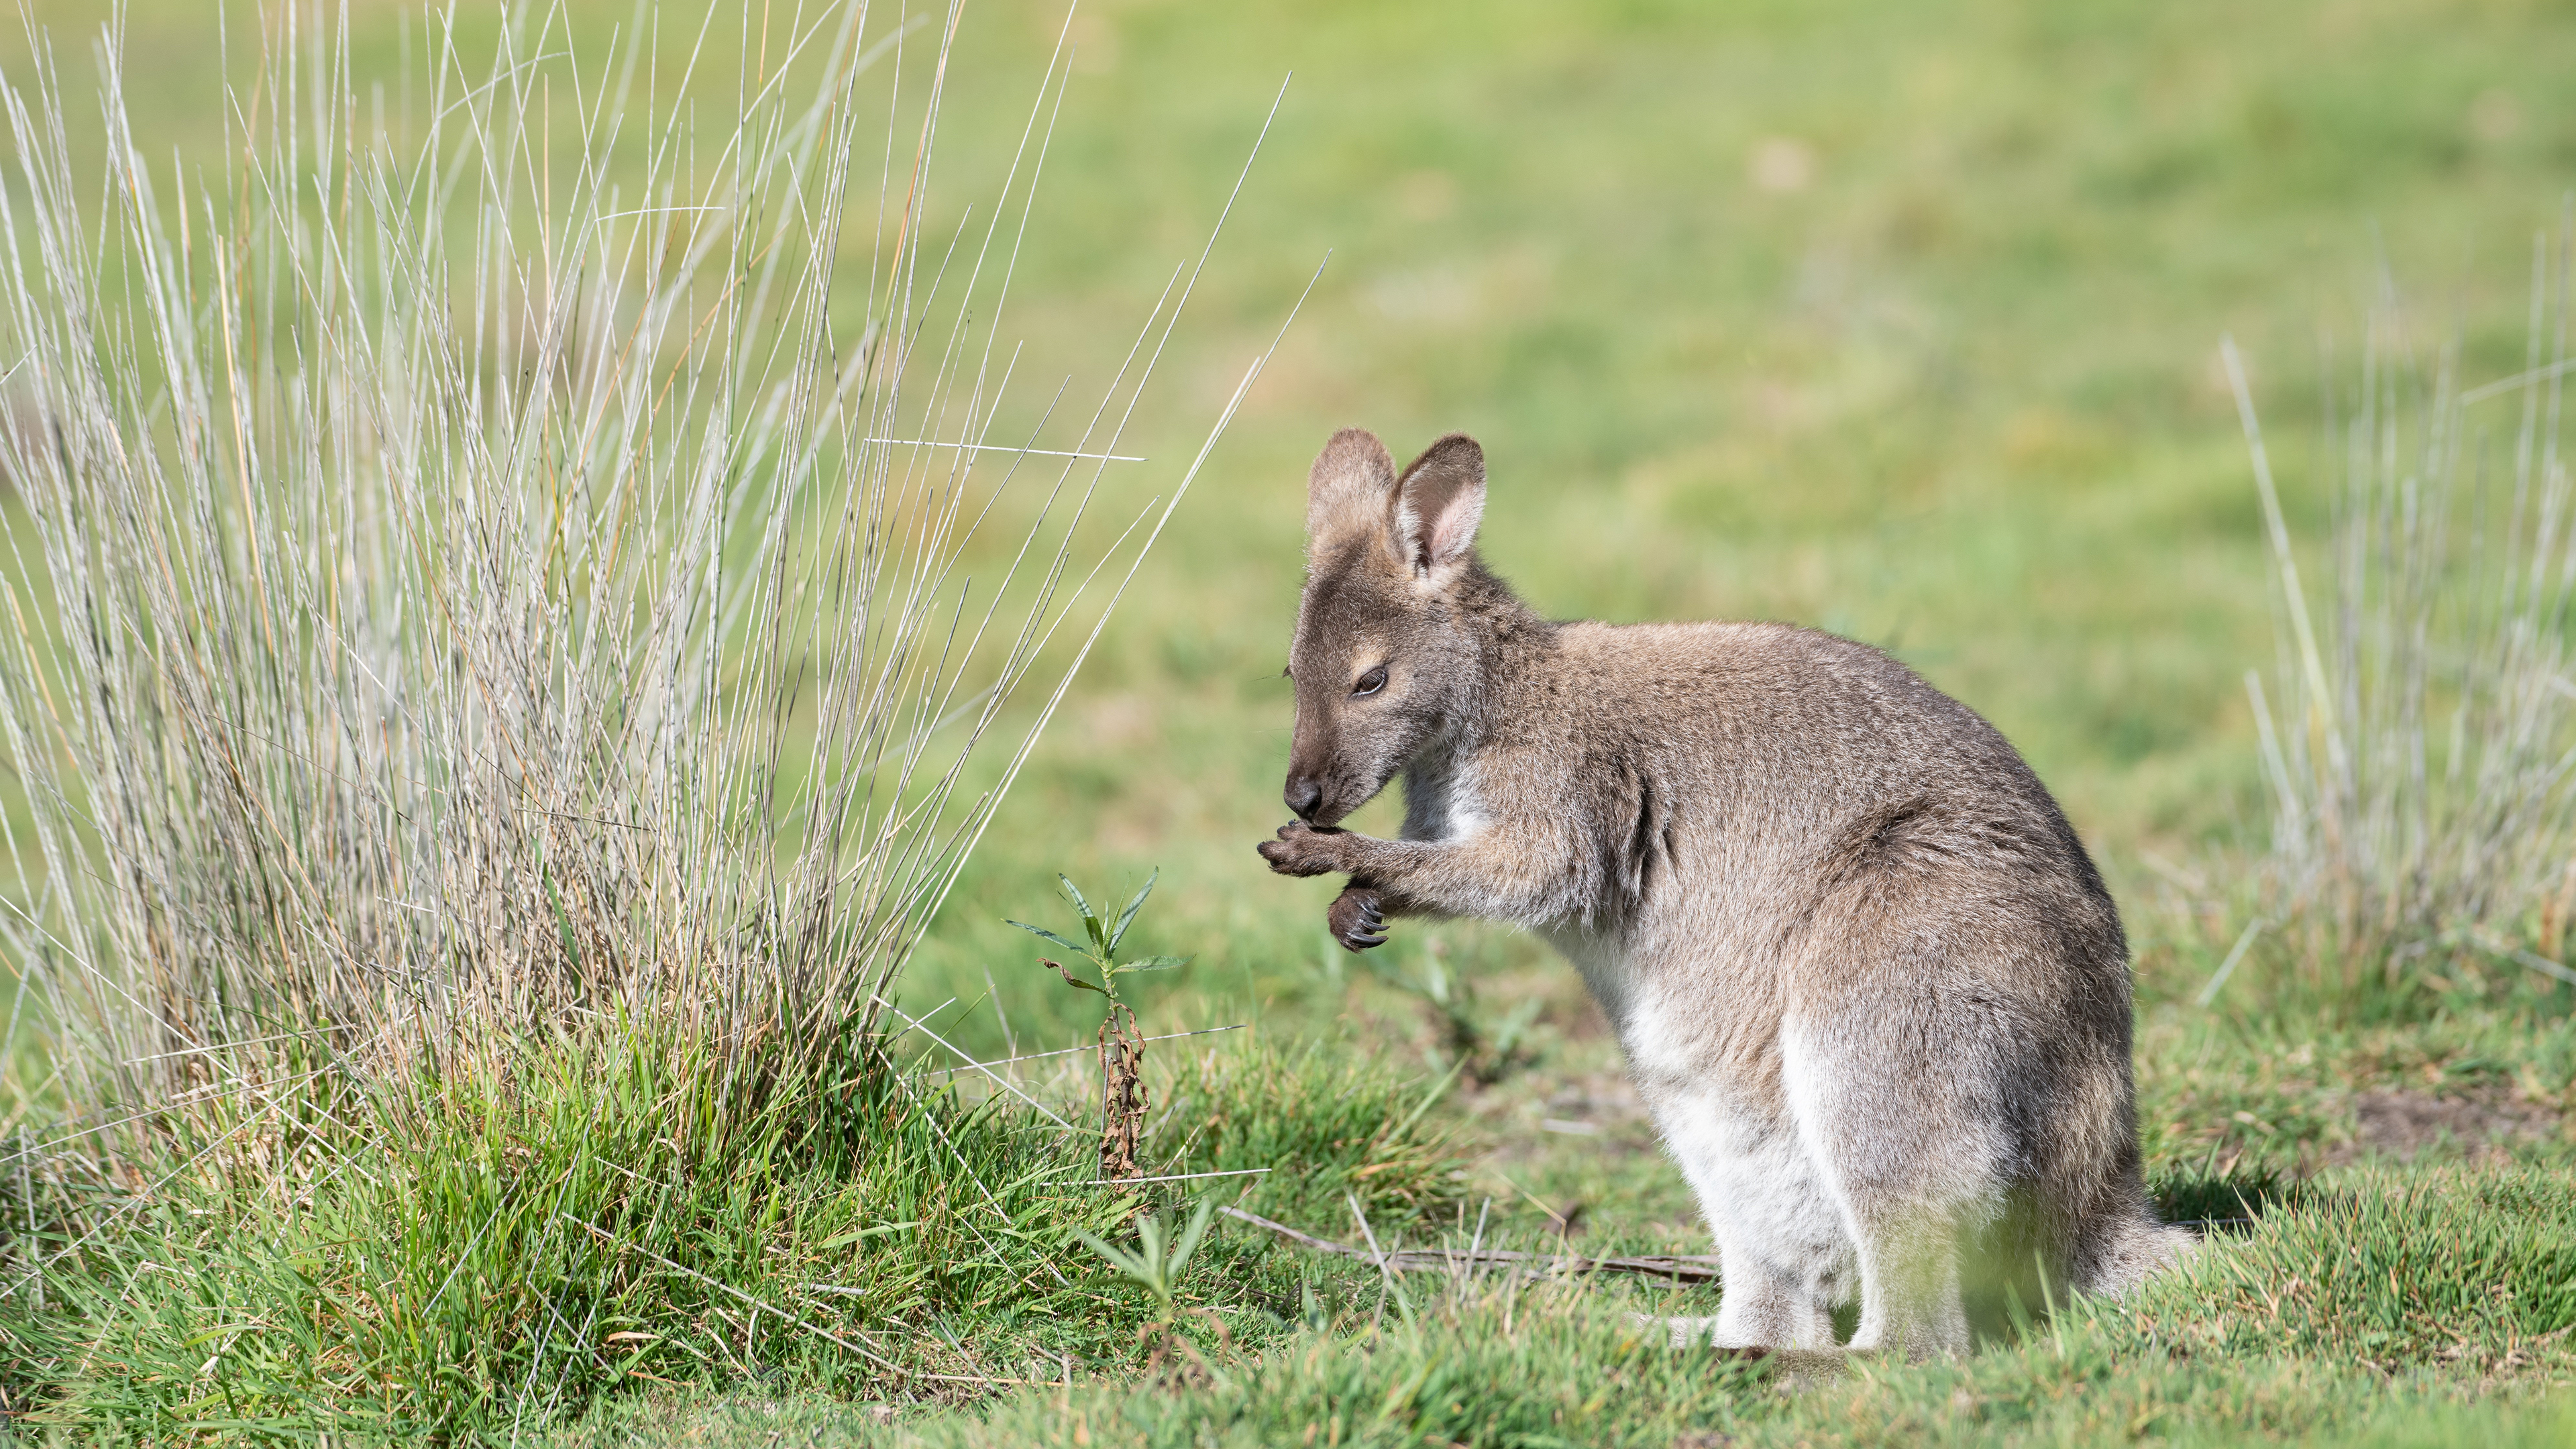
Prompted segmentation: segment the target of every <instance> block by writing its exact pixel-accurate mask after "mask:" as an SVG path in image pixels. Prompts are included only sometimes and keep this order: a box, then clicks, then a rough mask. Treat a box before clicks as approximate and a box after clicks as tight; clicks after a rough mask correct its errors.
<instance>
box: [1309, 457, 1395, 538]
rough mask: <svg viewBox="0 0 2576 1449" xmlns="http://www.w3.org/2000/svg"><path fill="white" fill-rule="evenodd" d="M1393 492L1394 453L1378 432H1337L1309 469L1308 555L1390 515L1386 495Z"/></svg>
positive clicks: (1375, 525) (1379, 522) (1376, 525)
mask: <svg viewBox="0 0 2576 1449" xmlns="http://www.w3.org/2000/svg"><path fill="white" fill-rule="evenodd" d="M1393 492H1395V458H1394V455H1392V454H1390V453H1388V452H1387V450H1386V444H1384V443H1381V442H1379V441H1378V440H1377V434H1375V433H1372V432H1370V431H1368V430H1367V429H1365V428H1344V429H1342V430H1341V431H1340V432H1338V433H1335V434H1333V440H1332V441H1331V442H1329V443H1326V444H1325V445H1324V451H1323V452H1322V453H1321V454H1319V455H1317V457H1316V459H1315V466H1314V467H1313V468H1312V469H1310V470H1309V471H1308V472H1307V474H1306V547H1307V551H1308V552H1309V553H1310V554H1313V553H1315V552H1316V551H1317V549H1318V547H1319V545H1321V544H1323V543H1324V542H1325V541H1326V540H1328V539H1332V538H1336V537H1339V536H1342V535H1344V534H1348V533H1354V532H1357V531H1359V530H1361V529H1364V528H1376V527H1378V526H1380V524H1381V522H1382V521H1383V520H1384V519H1385V518H1386V505H1387V497H1388V495H1390V494H1392V493H1393Z"/></svg>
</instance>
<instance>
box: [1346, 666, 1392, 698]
mask: <svg viewBox="0 0 2576 1449" xmlns="http://www.w3.org/2000/svg"><path fill="white" fill-rule="evenodd" d="M1384 688H1386V666H1385V665H1383V664H1381V665H1379V666H1378V667H1377V668H1375V669H1372V670H1370V671H1369V672H1368V673H1366V674H1363V675H1361V676H1360V682H1359V683H1357V684H1354V685H1352V686H1351V693H1353V694H1355V695H1358V694H1375V693H1377V692H1378V691H1379V690H1381V689H1384Z"/></svg>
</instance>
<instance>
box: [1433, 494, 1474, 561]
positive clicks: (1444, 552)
mask: <svg viewBox="0 0 2576 1449" xmlns="http://www.w3.org/2000/svg"><path fill="white" fill-rule="evenodd" d="M1484 515H1485V491H1484V490H1483V489H1481V488H1461V489H1458V490H1457V491H1456V492H1454V493H1452V494H1450V495H1449V501H1448V503H1447V504H1446V506H1444V507H1442V508H1441V510H1440V516H1439V517H1437V518H1434V519H1433V520H1431V537H1430V538H1429V539H1428V540H1427V544H1428V546H1427V547H1426V548H1424V549H1423V553H1424V555H1425V559H1424V561H1425V562H1426V563H1432V564H1444V563H1449V562H1451V561H1453V560H1455V559H1456V558H1457V557H1458V556H1459V555H1461V554H1463V553H1465V552H1466V551H1467V545H1469V544H1471V543H1473V542H1475V541H1476V524H1477V523H1478V521H1479V520H1481V519H1482V518H1483V517H1484Z"/></svg>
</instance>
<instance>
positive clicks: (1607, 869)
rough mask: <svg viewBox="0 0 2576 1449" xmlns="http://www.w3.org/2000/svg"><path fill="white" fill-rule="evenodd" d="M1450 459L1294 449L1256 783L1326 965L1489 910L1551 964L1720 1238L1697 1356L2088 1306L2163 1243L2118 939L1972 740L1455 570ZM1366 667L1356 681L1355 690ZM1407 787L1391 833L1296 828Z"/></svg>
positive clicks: (1852, 688) (1869, 668)
mask: <svg viewBox="0 0 2576 1449" xmlns="http://www.w3.org/2000/svg"><path fill="white" fill-rule="evenodd" d="M1484 495H1485V483H1484V462H1483V455H1482V453H1481V451H1480V450H1479V449H1478V448H1477V446H1476V444H1475V443H1474V442H1473V441H1472V440H1470V439H1467V438H1465V437H1462V436H1455V435H1453V436H1451V437H1447V438H1443V439H1441V440H1440V441H1439V442H1437V443H1434V444H1433V445H1432V446H1431V448H1430V449H1429V450H1428V451H1426V452H1425V453H1424V454H1423V455H1422V457H1421V458H1420V459H1417V460H1416V461H1415V462H1414V463H1413V464H1412V465H1411V466H1410V467H1408V468H1407V469H1406V470H1404V472H1403V473H1402V474H1401V475H1400V476H1399V475H1398V473H1397V472H1396V470H1395V467H1394V463H1393V460H1392V459H1391V458H1390V457H1389V456H1388V454H1387V452H1386V449H1385V448H1384V447H1383V446H1382V445H1380V444H1379V443H1378V441H1377V439H1375V438H1374V437H1371V436H1370V435H1369V434H1367V433H1364V432H1360V431H1357V430H1345V431H1343V432H1341V433H1338V434H1336V435H1335V436H1334V438H1333V440H1332V442H1331V443H1330V445H1328V446H1327V447H1326V448H1325V450H1324V453H1323V455H1322V456H1321V457H1319V458H1318V459H1317V460H1316V462H1315V468H1314V472H1313V474H1312V475H1311V477H1310V479H1309V487H1308V508H1307V546H1308V567H1309V573H1308V579H1307V584H1306V591H1305V597H1304V601H1303V604H1302V606H1301V608H1300V610H1299V614H1298V622H1297V635H1296V639H1295V641H1294V644H1293V645H1292V648H1291V653H1290V669H1291V672H1292V673H1293V675H1294V676H1295V679H1296V685H1297V727H1296V737H1295V743H1294V746H1293V753H1292V756H1291V760H1290V764H1289V771H1288V786H1287V790H1286V796H1287V799H1288V802H1289V805H1290V808H1291V809H1292V810H1294V811H1295V812H1296V813H1297V814H1298V815H1300V816H1301V817H1303V818H1301V819H1300V820H1297V821H1294V822H1292V823H1290V824H1289V825H1288V826H1286V827H1284V828H1283V829H1281V830H1280V832H1279V837H1278V839H1276V840H1272V841H1269V842H1266V843H1264V844H1263V846H1262V847H1261V853H1262V855H1263V856H1264V857H1265V858H1266V859H1268V860H1269V861H1270V863H1271V866H1272V868H1273V869H1275V870H1277V871H1279V872H1281V873H1283V874H1288V875H1320V874H1325V873H1328V872H1338V873H1341V874H1345V875H1348V876H1349V877H1350V878H1351V883H1350V886H1349V888H1348V889H1347V890H1345V891H1344V892H1343V893H1342V895H1341V897H1340V898H1339V899H1338V900H1336V901H1335V902H1334V904H1333V908H1332V912H1331V923H1332V926H1333V928H1334V931H1335V934H1336V935H1337V936H1338V937H1339V938H1340V939H1341V940H1342V941H1343V943H1344V944H1345V945H1347V946H1349V947H1351V948H1352V949H1354V950H1359V949H1365V948H1367V947H1369V946H1373V945H1375V944H1377V943H1378V941H1380V940H1382V939H1383V932H1384V929H1385V927H1384V922H1385V921H1386V920H1388V919H1392V918H1397V917H1404V916H1432V917H1448V916H1474V917H1482V918H1486V919H1492V920H1503V921H1511V922H1514V923H1517V924H1519V925H1522V926H1525V927H1527V928H1529V929H1530V930H1533V931H1536V932H1538V933H1540V934H1541V935H1544V936H1545V937H1547V938H1548V939H1549V940H1550V941H1551V942H1552V943H1554V944H1555V945H1556V946H1557V948H1558V949H1560V950H1561V951H1563V952H1564V954H1565V955H1566V956H1567V957H1568V958H1570V959H1571V960H1572V961H1573V962H1574V963H1575V965H1576V966H1577V967H1579V968H1580V969H1581V970H1582V972H1583V974H1584V976H1585V978H1586V981H1587V982H1588V984H1589V985H1590V987H1591V989H1592V992H1593V995H1594V997H1595V998H1596V999H1597V1000H1598V1001H1599V1002H1600V1003H1601V1006H1602V1009H1603V1010H1604V1011H1605V1012H1606V1013H1607V1014H1608V1015H1609V1017H1610V1019H1611V1021H1612V1022H1613V1024H1614V1025H1615V1026H1616V1027H1617V1029H1618V1031H1619V1036H1620V1041H1621V1044H1622V1046H1624V1047H1625V1048H1626V1050H1627V1053H1628V1059H1629V1064H1630V1068H1631V1070H1632V1071H1633V1072H1634V1074H1635V1076H1636V1079H1637V1083H1638V1087H1639V1089H1640V1091H1641V1092H1642V1093H1643V1095H1644V1096H1645V1098H1646V1100H1647V1102H1648V1104H1649V1106H1650V1107H1651V1108H1652V1109H1653V1111H1654V1113H1655V1117H1656V1121H1657V1124H1658V1126H1659V1127H1660V1128H1661V1129H1662V1131H1663V1134H1664V1138H1665V1142H1666V1145H1667V1146H1668V1147H1669V1148H1670V1149H1671V1151H1672V1152H1673V1155H1674V1157H1675V1158H1676V1160H1677V1161H1678V1162H1679V1163H1680V1164H1681V1166H1682V1168H1683V1170H1684V1173H1685V1174H1686V1175H1687V1176H1688V1177H1689V1178H1690V1180H1691V1183H1692V1186H1693V1188H1694V1189H1695V1190H1696V1191H1697V1192H1698V1194H1699V1197H1700V1201H1701V1205H1702V1207H1703V1209H1704V1210H1705V1211H1706V1212H1707V1214H1708V1217H1709V1221H1710V1225H1711V1227H1712V1228H1713V1229H1714V1230H1715V1232H1716V1235H1717V1239H1718V1251H1719V1254H1720V1258H1721V1263H1722V1270H1723V1275H1724V1279H1725V1293H1724V1297H1723V1299H1722V1301H1721V1304H1720V1309H1719V1313H1718V1315H1717V1317H1716V1318H1715V1319H1714V1320H1709V1321H1706V1322H1700V1321H1696V1320H1694V1321H1690V1322H1688V1323H1686V1324H1684V1325H1680V1326H1679V1327H1677V1333H1678V1332H1689V1333H1697V1332H1706V1333H1709V1334H1711V1335H1712V1336H1714V1338H1715V1339H1716V1340H1717V1341H1718V1342H1719V1343H1721V1344H1729V1345H1737V1346H1758V1347H1766V1348H1780V1349H1821V1348H1830V1347H1831V1346H1832V1343H1833V1335H1832V1327H1831V1320H1830V1316H1829V1311H1830V1309H1831V1307H1832V1306H1833V1305H1834V1304H1836V1303H1840V1302H1847V1301H1849V1300H1850V1299H1851V1298H1853V1297H1854V1296H1857V1297H1858V1299H1859V1300H1860V1304H1861V1319H1860V1326H1859V1329H1858V1331H1857V1332H1856V1333H1855V1335H1854V1336H1853V1339H1852V1345H1851V1346H1852V1347H1853V1348H1856V1349H1865V1348H1885V1349H1890V1350H1896V1351H1901V1352H1904V1353H1906V1354H1909V1355H1913V1356H1920V1355H1924V1354H1929V1353H1937V1352H1955V1351H1957V1350H1959V1349H1962V1348H1964V1347H1965V1345H1966V1342H1967V1333H1968V1330H1967V1322H1966V1318H1965V1314H1964V1309H1963V1307H1962V1284H1963V1279H1974V1278H1976V1277H1978V1276H1979V1268H1978V1265H1979V1264H1980V1263H1985V1264H2001V1265H2003V1266H2004V1269H2005V1270H2006V1271H2008V1272H2009V1271H2010V1270H2011V1269H2014V1268H2018V1267H2023V1266H2026V1265H2031V1264H2033V1263H2034V1262H2036V1264H2037V1265H2038V1266H2040V1267H2042V1268H2044V1270H2045V1271H2046V1273H2047V1274H2048V1276H2049V1278H2050V1279H2051V1280H2052V1281H2053V1283H2054V1284H2055V1285H2057V1286H2058V1287H2060V1288H2065V1287H2072V1288H2074V1289H2077V1290H2080V1291H2088V1292H2095V1293H2116V1292H2118V1291H2120V1290H2121V1289H2123V1288H2125V1287H2127V1286H2128V1285H2130V1284H2132V1283H2135V1282H2136V1281H2137V1280H2138V1279H2139V1278H2141V1277H2143V1276H2144V1275H2145V1274H2147V1273H2149V1272H2151V1271H2153V1270H2154V1269H2155V1268H2157V1267H2158V1266H2160V1265H2162V1264H2164V1263H2166V1262H2169V1261H2171V1260H2172V1259H2173V1258H2174V1257H2175V1256H2176V1255H2177V1254H2178V1253H2179V1252H2180V1251H2182V1249H2183V1247H2184V1246H2185V1244H2187V1242H2188V1241H2189V1240H2188V1238H2187V1237H2186V1236H2185V1235H2184V1234H2182V1233H2180V1232H2178V1231H2177V1230H2174V1229H2170V1228H2166V1227H2163V1226H2161V1225H2159V1224H2158V1223H2157V1222H2156V1221H2155V1218H2154V1216H2153V1214H2152V1212H2151V1211H2150V1209H2149V1207H2148V1204H2147V1199H2146V1194H2145V1191H2144V1188H2143V1186H2142V1183H2141V1181H2140V1175H2139V1161H2138V1147H2137V1129H2136V1123H2135V1118H2134V1108H2133V1105H2132V1093H2131V1087H2130V1074H2129V1072H2130V1044H2129V970H2128V947H2127V943H2126V940H2125V939H2124V938H2123V936H2122V934H2121V930H2120V921H2119V915H2118V912H2117V911H2116V909H2115V908H2114V907H2113V905H2112V902H2111V897H2110V893H2109V892H2108V891H2107V890H2106V889H2105V888H2104V886H2103V884H2102V879H2101V877H2100V875H2099V874H2098V873H2096V871H2095V870H2094V868H2093V863H2092V861H2091V860H2090V859H2089V858H2088V857H2087V856H2086V855H2085V852H2084V847H2083V845H2082V844H2081V843H2080V842H2079V841H2078V840H2077V839H2076V837H2075V833H2074V831H2073V830H2072V829H2071V828H2069V826H2068V825H2067V822H2066V818H2065V816H2064V815H2063V814H2062V813H2061V812H2060V811H2059V810H2058V808H2057V804H2056V802H2055V801H2054V800H2052V799H2051V798H2050V797H2049V794H2048V791H2047V790H2046V789H2045V788H2044V787H2043V786H2042V785H2041V784H2040V782H2039V780H2038V778H2037V777H2036V776H2034V775H2033V774H2032V773H2031V771H2030V768H2029V767H2028V766H2027V765H2025V764H2024V763H2023V762H2022V760H2021V757H2020V756H2019V755H2017V754H2016V753H2014V751H2013V749H2012V747H2011V746H2010V745H2009V744H2007V743H2005V741H2004V739H2003V737H2002V736H2001V735H1999V734H1997V733H1996V732H1995V730H1994V729H1993V727H1992V726H1990V725H1988V724H1987V723H1986V722H1985V721H1984V720H1982V719H1980V718H1979V717H1978V716H1977V715H1976V714H1974V713H1973V712H1971V711H1970V710H1968V709H1967V708H1966V707H1965V706H1963V705H1961V704H1959V703H1958V702H1957V701H1955V700H1952V699H1950V698H1949V697H1947V696H1946V695H1943V694H1942V693H1940V692H1939V691H1938V690H1935V689H1933V688H1932V687H1931V686H1930V685H1928V684H1926V683H1924V682H1923V681H1922V680H1921V679H1920V678H1918V677H1917V676H1916V675H1915V674H1914V673H1913V672H1912V671H1911V670H1909V669H1907V668H1906V667H1905V666H1903V665H1902V664H1899V663H1897V662H1896V661H1895V660H1893V659H1890V658H1888V657H1887V656H1886V655H1884V654H1882V653H1880V652H1878V651H1877V650H1875V649H1871V648H1868V647H1866V646H1864V645H1860V644H1854V643H1851V642H1850V641H1848V640H1843V639H1837V638H1834V637H1831V636H1829V635H1825V634H1819V633H1814V632H1811V631H1808V630H1804V629H1796V628H1790V627H1787V626H1783V625H1776V624H1731V623H1719V624H1644V625H1628V626H1613V625H1605V624H1593V623H1551V622H1549V621H1547V620H1544V619H1541V618H1540V617H1538V616H1537V615H1535V614H1533V613H1531V612H1530V611H1529V610H1528V609H1527V608H1526V607H1525V606H1523V605H1522V604H1521V602H1520V601H1519V600H1518V599H1517V598H1515V597H1514V596H1513V594H1512V593H1511V591H1510V589H1509V588H1507V587H1506V586H1505V585H1504V584H1503V582H1502V581H1501V580H1500V579H1497V578H1495V577H1494V576H1493V575H1492V574H1490V573H1488V572H1487V571H1486V570H1485V568H1484V566H1483V565H1482V563H1481V562H1480V561H1479V560H1478V559H1477V557H1476V555H1475V552H1474V549H1473V541H1474V536H1475V530H1476V524H1477V522H1478V520H1479V519H1480V517H1481V514H1482V509H1483V504H1484ZM1380 670H1382V671H1383V684H1382V685H1380V686H1379V687H1377V688H1376V689H1374V690H1373V691H1369V692H1365V693H1360V692H1355V691H1358V690H1361V689H1364V688H1365V687H1366V686H1368V685H1370V684H1373V683H1376V682H1377V681H1376V678H1375V677H1374V675H1373V671H1380ZM1399 771H1400V772H1402V773H1403V775H1404V777H1405V821H1404V830H1403V835H1402V838H1400V839H1397V840H1376V839H1371V838H1368V837H1366V836H1361V835H1356V834H1352V833H1350V832H1347V831H1342V830H1337V829H1334V828H1332V827H1333V826H1334V823H1335V822H1337V821H1339V820H1340V819H1341V818H1342V817H1344V816H1345V815H1347V814H1349V813H1350V812H1351V811H1352V810H1354V809H1357V808H1358V807H1359V806H1360V805H1361V804H1362V803H1364V802H1365V801H1367V800H1368V799H1369V798H1370V797H1371V796H1373V795H1375V794H1376V793H1377V792H1378V791H1379V790H1380V789H1382V788H1384V786H1385V785H1386V783H1387V781H1388V780H1390V779H1392V778H1393V777H1394V776H1395V775H1396V774H1397V773H1398V772H1399Z"/></svg>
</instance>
